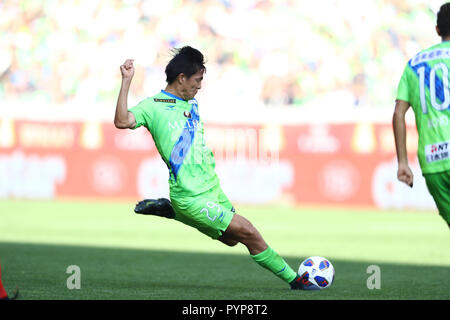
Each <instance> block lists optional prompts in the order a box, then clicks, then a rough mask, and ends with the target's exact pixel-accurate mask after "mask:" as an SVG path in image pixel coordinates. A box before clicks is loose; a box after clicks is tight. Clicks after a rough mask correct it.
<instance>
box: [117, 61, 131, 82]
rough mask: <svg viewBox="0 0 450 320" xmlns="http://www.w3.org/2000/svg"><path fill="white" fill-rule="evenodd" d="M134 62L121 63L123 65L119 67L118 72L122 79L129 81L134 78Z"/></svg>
mask: <svg viewBox="0 0 450 320" xmlns="http://www.w3.org/2000/svg"><path fill="white" fill-rule="evenodd" d="M133 62H134V60H133V59H127V60H125V62H124V63H123V65H121V66H120V72H121V73H122V79H127V80H131V79H132V78H133V76H134V65H133Z"/></svg>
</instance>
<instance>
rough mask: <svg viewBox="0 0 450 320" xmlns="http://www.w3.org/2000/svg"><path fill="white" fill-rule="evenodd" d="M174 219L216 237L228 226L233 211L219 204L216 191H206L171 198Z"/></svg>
mask: <svg viewBox="0 0 450 320" xmlns="http://www.w3.org/2000/svg"><path fill="white" fill-rule="evenodd" d="M171 201H172V206H173V208H174V211H175V220H178V221H180V222H182V223H184V224H186V225H189V226H191V227H193V228H196V229H198V230H199V231H200V232H202V233H204V234H206V235H207V236H209V237H211V238H213V239H218V238H219V237H220V236H222V234H223V233H224V232H225V230H226V229H227V228H228V226H229V224H230V222H231V220H232V219H233V216H234V212H232V211H231V210H229V209H227V208H225V207H223V206H222V205H220V204H219V200H218V199H217V196H216V193H214V192H207V193H205V194H201V195H199V196H196V197H190V198H172V199H171Z"/></svg>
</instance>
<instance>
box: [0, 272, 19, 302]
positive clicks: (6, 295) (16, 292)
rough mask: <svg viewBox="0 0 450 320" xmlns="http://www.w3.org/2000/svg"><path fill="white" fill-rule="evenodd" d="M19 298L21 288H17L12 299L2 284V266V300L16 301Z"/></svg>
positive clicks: (0, 295) (0, 285)
mask: <svg viewBox="0 0 450 320" xmlns="http://www.w3.org/2000/svg"><path fill="white" fill-rule="evenodd" d="M18 296H19V288H16V290H15V291H14V293H13V295H12V296H11V297H9V296H8V294H7V293H6V290H5V287H3V283H2V269H1V266H0V300H15V299H17V297H18Z"/></svg>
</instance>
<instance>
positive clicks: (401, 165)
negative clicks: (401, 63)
mask: <svg viewBox="0 0 450 320" xmlns="http://www.w3.org/2000/svg"><path fill="white" fill-rule="evenodd" d="M436 32H437V34H438V35H439V36H440V37H441V39H442V42H441V43H439V44H436V45H434V46H432V47H430V48H428V49H425V50H423V51H421V52H419V53H418V54H417V55H416V56H415V57H414V58H412V59H411V60H409V62H408V63H407V65H406V67H405V70H404V72H403V75H402V77H401V79H400V83H399V86H398V91H397V101H396V105H395V111H394V115H393V120H392V122H393V128H394V136H395V144H396V152H397V160H398V171H397V178H398V180H399V181H401V182H404V183H405V184H407V185H408V186H410V187H412V186H413V180H414V176H413V173H412V171H411V169H410V167H409V165H408V157H407V150H406V124H405V114H406V111H407V110H408V108H409V107H410V106H412V109H413V111H414V115H415V119H416V127H417V131H418V134H419V145H418V150H417V156H418V159H419V163H420V167H421V170H422V174H423V176H424V178H425V181H426V184H427V187H428V190H429V192H430V193H431V195H432V196H433V199H434V201H435V203H436V206H437V208H438V210H439V214H440V215H441V216H442V218H444V220H445V221H446V222H447V224H448V226H449V227H450V117H449V116H450V109H449V107H450V87H449V84H450V79H449V74H450V71H449V69H450V3H446V4H443V5H442V6H441V7H440V9H439V12H438V14H437V26H436Z"/></svg>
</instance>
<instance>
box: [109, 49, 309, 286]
mask: <svg viewBox="0 0 450 320" xmlns="http://www.w3.org/2000/svg"><path fill="white" fill-rule="evenodd" d="M133 61H134V60H126V61H125V63H124V64H123V65H121V66H120V70H121V74H122V84H121V88H120V92H119V97H118V100H117V106H116V113H115V119H114V124H115V126H116V127H117V128H119V129H136V128H138V127H140V126H144V127H146V128H147V129H148V130H149V131H150V133H151V134H152V137H153V140H154V142H155V145H156V148H157V149H158V152H159V154H160V155H161V157H162V159H163V161H164V162H165V164H166V165H167V167H168V169H169V187H170V201H169V200H167V199H157V200H151V199H146V200H143V201H141V202H139V203H138V204H137V205H136V208H135V212H137V213H142V214H155V215H159V216H164V217H167V218H173V219H175V220H177V221H180V222H182V223H184V224H186V225H188V226H191V227H194V228H196V229H198V230H199V231H200V232H202V233H204V234H205V235H207V236H209V237H211V238H212V239H215V240H219V241H221V242H223V243H224V244H226V245H228V246H235V245H236V244H238V243H242V244H244V245H245V246H246V247H247V249H248V251H249V253H250V255H251V257H252V258H253V259H254V261H256V262H257V263H258V264H259V265H261V266H262V267H264V268H266V269H268V270H270V271H271V272H272V273H274V274H275V275H276V276H278V277H279V278H281V279H282V280H284V281H285V282H287V283H289V284H290V286H291V289H303V288H304V284H303V282H302V280H303V279H302V278H301V277H299V276H298V275H297V273H296V272H295V271H294V270H292V268H291V267H290V266H289V265H288V264H287V263H286V262H285V261H284V259H283V258H282V257H280V256H279V255H278V254H277V253H276V252H275V251H274V250H273V249H272V248H271V247H270V246H268V245H267V244H266V242H265V241H264V239H263V238H262V236H261V234H260V233H259V232H258V230H257V229H256V228H255V227H254V226H253V225H252V224H251V223H250V221H248V220H247V219H246V218H244V217H243V216H241V215H239V214H236V213H235V212H234V208H233V206H232V205H231V203H230V201H229V200H228V198H227V196H226V195H225V194H224V192H223V191H222V189H221V187H220V183H219V178H218V177H217V175H216V172H215V160H214V156H213V153H212V151H211V150H210V149H209V148H208V147H207V146H206V145H205V139H204V136H203V134H204V130H203V122H202V121H201V118H200V115H199V107H198V102H197V100H196V99H195V98H194V97H195V95H196V94H197V92H198V90H200V89H201V84H202V80H203V75H204V73H205V71H206V68H205V65H204V64H205V62H204V57H203V54H202V53H201V52H200V51H198V50H197V49H194V48H192V47H190V46H185V47H183V48H181V49H175V50H174V56H173V57H172V59H171V60H170V62H169V63H168V65H167V66H166V69H165V73H166V81H167V86H166V87H165V89H164V90H161V92H159V93H157V94H155V95H154V96H152V97H149V98H147V99H144V100H143V101H141V102H140V103H138V104H137V105H136V106H134V107H132V108H130V109H129V110H128V105H127V96H128V91H129V88H130V85H131V80H132V78H133V75H134V66H133Z"/></svg>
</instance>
